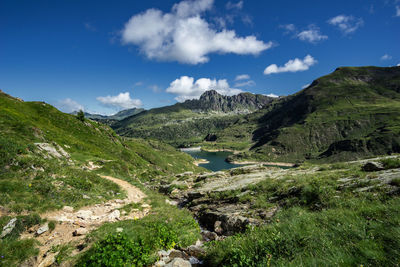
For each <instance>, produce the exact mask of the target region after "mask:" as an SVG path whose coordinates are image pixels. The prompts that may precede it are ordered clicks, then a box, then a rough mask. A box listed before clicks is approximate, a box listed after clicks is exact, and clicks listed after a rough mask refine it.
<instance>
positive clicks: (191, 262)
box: [189, 257, 203, 266]
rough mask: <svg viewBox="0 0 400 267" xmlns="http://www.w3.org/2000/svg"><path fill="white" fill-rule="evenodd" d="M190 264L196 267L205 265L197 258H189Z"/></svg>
mask: <svg viewBox="0 0 400 267" xmlns="http://www.w3.org/2000/svg"><path fill="white" fill-rule="evenodd" d="M189 262H190V264H192V265H194V266H198V265H202V264H203V262H202V261H201V260H199V259H198V258H196V257H190V258H189Z"/></svg>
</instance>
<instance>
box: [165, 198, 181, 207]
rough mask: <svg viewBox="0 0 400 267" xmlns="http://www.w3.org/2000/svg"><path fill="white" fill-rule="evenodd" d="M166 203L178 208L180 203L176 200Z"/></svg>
mask: <svg viewBox="0 0 400 267" xmlns="http://www.w3.org/2000/svg"><path fill="white" fill-rule="evenodd" d="M165 203H167V204H169V205H171V206H178V202H177V201H174V200H169V199H166V200H165Z"/></svg>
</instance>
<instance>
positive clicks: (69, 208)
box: [63, 206, 74, 212]
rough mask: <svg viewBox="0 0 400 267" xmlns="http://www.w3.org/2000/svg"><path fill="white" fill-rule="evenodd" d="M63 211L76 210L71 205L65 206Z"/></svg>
mask: <svg viewBox="0 0 400 267" xmlns="http://www.w3.org/2000/svg"><path fill="white" fill-rule="evenodd" d="M63 211H65V212H74V208H73V207H70V206H64V207H63Z"/></svg>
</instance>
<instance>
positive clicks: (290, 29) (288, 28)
mask: <svg viewBox="0 0 400 267" xmlns="http://www.w3.org/2000/svg"><path fill="white" fill-rule="evenodd" d="M279 27H280V28H283V29H285V30H286V33H290V32H294V31H296V26H294V24H285V25H280V26H279Z"/></svg>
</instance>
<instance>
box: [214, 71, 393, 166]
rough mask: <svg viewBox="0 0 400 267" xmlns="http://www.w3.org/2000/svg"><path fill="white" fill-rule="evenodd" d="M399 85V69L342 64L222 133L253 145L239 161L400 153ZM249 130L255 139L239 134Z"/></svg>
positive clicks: (349, 157)
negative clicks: (342, 65)
mask: <svg viewBox="0 0 400 267" xmlns="http://www.w3.org/2000/svg"><path fill="white" fill-rule="evenodd" d="M399 88H400V68H399V67H392V68H378V67H360V68H358V67H357V68H339V69H338V70H336V71H335V72H333V73H332V74H329V75H327V76H324V77H321V78H319V79H317V80H316V81H315V82H314V83H313V84H312V85H311V86H310V87H308V88H306V89H304V90H302V91H300V92H298V93H296V94H294V95H292V96H289V97H287V98H285V99H282V100H280V101H277V102H275V103H274V108H271V107H270V108H269V109H268V110H265V111H264V112H263V111H260V112H258V113H254V114H251V115H249V116H248V119H247V120H243V121H239V122H238V123H236V124H234V125H233V126H231V127H229V128H227V129H224V130H223V131H222V132H221V133H218V134H217V135H219V134H220V135H221V136H222V138H221V140H222V141H224V140H230V141H231V142H240V140H244V141H245V142H247V143H248V144H251V143H252V144H253V146H252V147H251V149H250V151H249V152H245V153H242V154H241V155H238V156H236V159H248V158H250V159H259V160H267V161H297V160H304V159H316V158H326V157H328V160H331V161H332V160H346V159H351V158H357V157H366V156H372V155H375V154H387V153H391V152H399V151H400V123H399V122H400V115H399V114H400V89H399ZM262 113H264V114H262ZM246 129H249V130H250V131H253V132H252V133H251V134H250V135H251V136H250V138H249V134H247V135H245V138H244V139H241V138H240V137H239V138H235V135H236V134H237V133H238V132H244V131H246ZM235 139H236V141H235ZM251 139H252V140H251ZM218 143H219V140H218ZM330 146H331V147H330Z"/></svg>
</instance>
